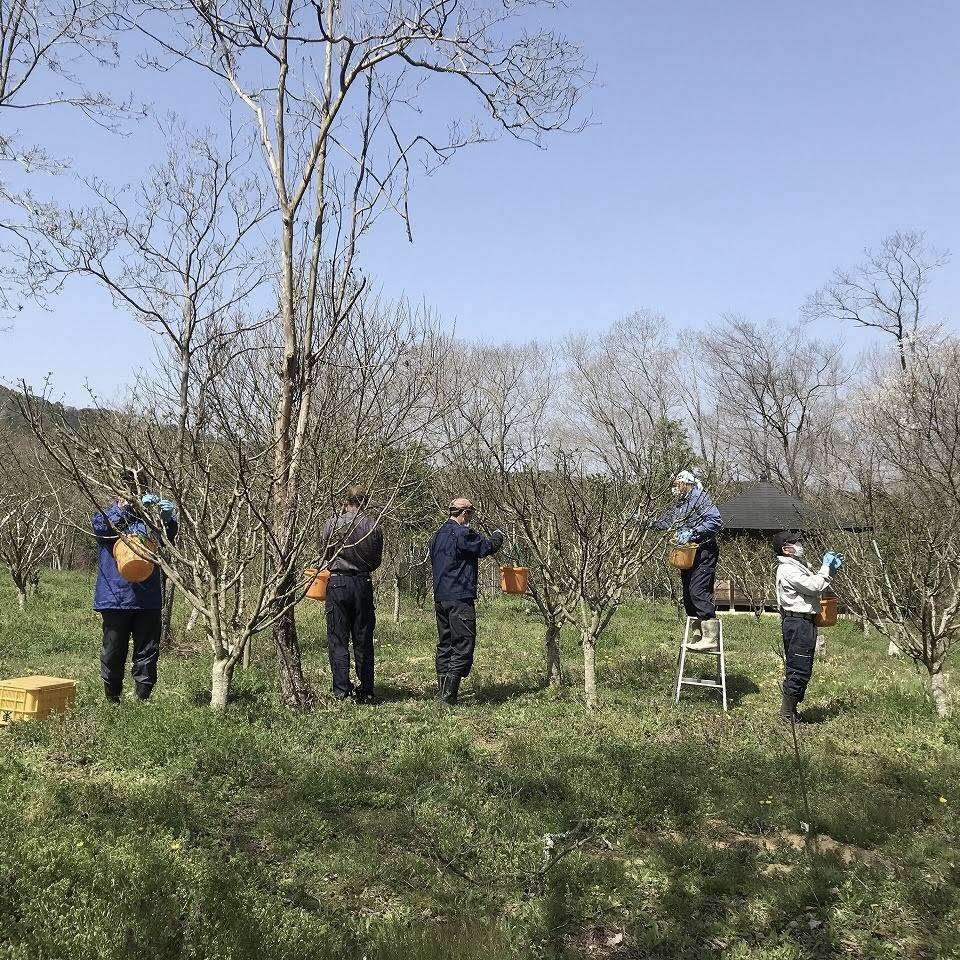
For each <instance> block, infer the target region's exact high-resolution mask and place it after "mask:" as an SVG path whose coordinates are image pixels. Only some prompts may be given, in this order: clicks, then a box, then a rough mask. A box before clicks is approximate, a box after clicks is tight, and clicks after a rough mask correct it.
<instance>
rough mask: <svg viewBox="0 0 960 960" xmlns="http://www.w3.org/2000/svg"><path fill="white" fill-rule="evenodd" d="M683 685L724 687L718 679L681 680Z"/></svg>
mask: <svg viewBox="0 0 960 960" xmlns="http://www.w3.org/2000/svg"><path fill="white" fill-rule="evenodd" d="M680 686H681V687H717V688H722V687H723V684H722V683H718V682H717V681H716V680H686V679H684V680H681V681H680Z"/></svg>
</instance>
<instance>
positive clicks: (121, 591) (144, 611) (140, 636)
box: [92, 493, 178, 702]
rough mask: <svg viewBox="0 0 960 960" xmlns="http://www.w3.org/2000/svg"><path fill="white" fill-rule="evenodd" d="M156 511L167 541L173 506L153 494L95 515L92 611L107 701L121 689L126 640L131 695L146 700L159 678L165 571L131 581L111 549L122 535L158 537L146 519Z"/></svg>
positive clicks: (174, 524)
mask: <svg viewBox="0 0 960 960" xmlns="http://www.w3.org/2000/svg"><path fill="white" fill-rule="evenodd" d="M154 508H155V509H156V511H157V513H159V517H160V526H162V527H163V533H164V535H165V536H166V539H167V540H168V541H171V540H173V538H174V537H175V536H176V535H177V527H178V524H177V515H176V507H175V506H174V504H173V503H171V502H170V501H169V500H161V499H160V498H159V497H158V496H157V495H156V494H152V493H148V494H145V495H144V496H143V498H142V500H141V508H140V509H137V510H135V509H134V508H133V505H132V504H131V503H130V502H129V501H127V500H118V501H117V502H116V503H115V504H113V505H112V506H110V507H107V508H106V510H103V511H101V512H100V513H97V514H95V515H94V517H93V521H92V526H93V533H94V536H95V537H96V538H97V543H98V544H99V547H100V551H99V554H100V555H99V560H98V566H97V583H96V587H95V588H94V594H93V609H94V610H96V611H97V612H98V613H100V615H101V616H102V617H103V650H102V652H101V654H100V675H101V677H103V689H104V693H105V695H106V697H107V699H108V700H111V701H113V702H116V701H118V700H119V699H120V694H121V693H122V691H123V671H124V667H125V665H126V661H127V652H128V649H129V647H130V640H131V638H132V640H133V658H132V665H131V669H130V673H131V676H132V677H133V682H134V693H135V695H136V697H137V699H138V700H146V699H147V698H148V697H149V696H150V693H151V691H152V690H153V688H154V685H155V684H156V682H157V660H158V659H159V657H160V620H161V610H162V608H163V574H162V572H161V571H160V568H159V567H156V568H155V569H154V571H153V573H152V574H151V575H150V576H149V577H148V578H147V579H146V580H144V581H143V583H130V582H129V581H128V580H124V578H123V577H122V576H120V571H119V570H118V569H117V562H116V560H114V558H113V547H114V545H115V544H116V542H117V539H118V538H119V535H120V534H131V535H133V536H145V537H151V538H153V539H155V540H157V541H160V540H161V537H160V535H159V526H157V525H155V524H154V522H153V521H152V520H149V519H145V518H147V517H148V516H149V514H150V513H151V511H152V510H154Z"/></svg>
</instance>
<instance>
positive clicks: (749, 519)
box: [715, 475, 820, 610]
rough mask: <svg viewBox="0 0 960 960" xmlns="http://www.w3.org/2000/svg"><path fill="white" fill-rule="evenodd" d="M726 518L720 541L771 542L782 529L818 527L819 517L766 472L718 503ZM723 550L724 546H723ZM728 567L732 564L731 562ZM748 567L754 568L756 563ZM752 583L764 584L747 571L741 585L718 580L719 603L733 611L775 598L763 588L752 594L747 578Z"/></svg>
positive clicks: (770, 601)
mask: <svg viewBox="0 0 960 960" xmlns="http://www.w3.org/2000/svg"><path fill="white" fill-rule="evenodd" d="M717 506H718V509H719V510H720V515H721V516H722V517H723V532H722V533H721V540H726V541H728V542H729V541H730V540H734V539H740V538H743V539H749V540H752V541H755V542H757V543H765V544H766V545H769V543H770V540H771V539H772V537H773V535H774V534H776V533H779V532H780V531H781V530H799V531H801V532H804V531H808V530H813V529H816V528H817V527H818V526H819V525H820V517H819V516H818V514H817V512H816V511H815V510H813V509H812V508H811V507H810V506H808V505H807V504H805V503H803V502H802V501H800V500H798V499H797V498H796V497H792V496H790V494H789V493H787V492H785V491H784V490H782V489H781V488H780V487H778V486H777V485H776V484H774V483H771V481H770V478H769V477H767V476H766V475H763V476H761V477H760V479H759V480H758V481H757V482H756V483H751V484H749V485H748V486H746V487H744V489H743V490H741V491H740V493H738V494H737V495H736V496H735V497H733V498H732V499H731V500H728V501H727V502H726V503H721V504H718V505H717ZM721 549H722V547H721ZM727 566H728V569H729V566H730V565H729V563H728V565H727ZM748 566H750V567H753V566H755V563H751V564H749V565H748ZM770 569H771V575H770V593H772V586H773V583H772V569H773V557H772V555H771V557H770ZM748 580H750V581H752V582H753V588H752V589H753V590H754V591H756V590H757V589H758V588H760V587H761V584H760V582H758V576H757V575H754V576H753V577H748V576H747V572H746V571H744V577H743V582H742V584H740V585H738V584H737V583H735V582H734V581H732V580H718V581H717V585H716V590H715V596H716V601H717V603H718V605H722V606H725V607H728V608H729V609H731V610H733V609H734V608H735V607H738V606H740V607H744V606H746V607H751V608H754V609H760V608H762V607H766V606H769V605H770V604H771V603H772V602H773V601H772V597H771V596H768V595H767V591H766V590H764V593H763V594H762V595H756V596H751V594H750V593H748V592H747V591H746V590H745V589H742V588H743V587H745V586H746V583H747V581H748Z"/></svg>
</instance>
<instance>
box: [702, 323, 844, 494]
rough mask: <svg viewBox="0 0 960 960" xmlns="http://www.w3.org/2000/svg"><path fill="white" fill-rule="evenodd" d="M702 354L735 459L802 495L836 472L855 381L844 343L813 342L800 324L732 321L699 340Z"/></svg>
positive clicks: (752, 474) (754, 474)
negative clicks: (837, 440)
mask: <svg viewBox="0 0 960 960" xmlns="http://www.w3.org/2000/svg"><path fill="white" fill-rule="evenodd" d="M696 352H697V360H696V362H697V364H698V365H699V366H700V367H701V369H702V370H703V375H704V378H705V379H706V381H707V382H708V384H709V388H710V394H711V398H712V402H713V406H714V408H715V410H716V414H715V416H716V418H717V420H718V422H719V423H720V424H721V425H722V426H721V429H722V430H724V431H725V432H726V434H727V435H728V436H729V437H730V440H731V448H732V449H731V450H730V454H729V456H730V458H731V460H732V461H733V462H734V463H736V464H737V466H738V467H739V469H740V471H742V472H744V473H746V474H747V475H748V477H750V478H751V479H755V478H756V477H758V476H760V475H762V474H766V475H768V476H770V477H774V478H776V479H777V480H778V481H779V482H780V483H781V484H782V485H783V486H784V487H785V488H786V489H787V490H788V491H790V493H792V494H793V495H794V496H796V497H800V498H802V497H804V495H805V492H806V490H807V488H808V486H809V484H810V483H811V481H812V480H813V479H815V478H818V477H822V476H823V475H824V474H825V473H827V472H828V471H829V469H830V458H831V450H832V446H833V440H834V430H835V428H834V421H835V412H836V409H837V407H838V405H839V403H840V398H841V396H842V391H843V388H844V386H845V385H846V384H847V383H848V381H849V373H848V371H847V370H846V369H845V366H844V364H843V362H842V355H841V348H840V346H839V344H836V343H826V344H825V343H821V342H819V341H817V340H813V339H810V338H808V336H807V334H806V331H805V329H804V327H803V326H802V325H799V326H796V327H792V328H784V327H781V326H780V325H778V324H776V323H768V324H765V325H764V326H763V327H761V326H759V325H758V324H756V323H754V322H752V321H749V320H746V319H744V318H743V317H738V316H727V317H725V318H724V319H723V321H722V322H721V323H719V324H717V325H715V326H713V327H711V328H710V329H709V330H708V331H707V332H706V333H704V334H702V335H700V336H699V337H698V338H697V347H696Z"/></svg>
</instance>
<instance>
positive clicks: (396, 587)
mask: <svg viewBox="0 0 960 960" xmlns="http://www.w3.org/2000/svg"><path fill="white" fill-rule="evenodd" d="M393 622H394V623H399V622H400V577H399V576H395V577H394V578H393Z"/></svg>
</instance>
